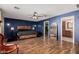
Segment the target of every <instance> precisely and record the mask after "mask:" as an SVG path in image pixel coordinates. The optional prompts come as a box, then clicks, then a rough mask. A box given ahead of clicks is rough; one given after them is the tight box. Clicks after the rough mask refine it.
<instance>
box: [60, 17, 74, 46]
mask: <svg viewBox="0 0 79 59" xmlns="http://www.w3.org/2000/svg"><path fill="white" fill-rule="evenodd" d="M65 19H72V20H73V31H72V32H73V42H72V43H73V45H74V44H75V35H74V33H75V26H74V25H75V21H74V20H75V17H74V16H68V17H63V18H61V44H62V40H63V39H62V21H63V20H65Z"/></svg>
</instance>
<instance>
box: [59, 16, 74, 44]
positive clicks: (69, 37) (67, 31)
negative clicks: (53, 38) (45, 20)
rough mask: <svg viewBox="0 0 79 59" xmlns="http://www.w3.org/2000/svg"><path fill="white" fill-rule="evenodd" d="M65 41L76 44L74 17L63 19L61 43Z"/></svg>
mask: <svg viewBox="0 0 79 59" xmlns="http://www.w3.org/2000/svg"><path fill="white" fill-rule="evenodd" d="M63 41H66V42H70V43H73V44H74V16H68V17H63V18H62V19H61V43H63Z"/></svg>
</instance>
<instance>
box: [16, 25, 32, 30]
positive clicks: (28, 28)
mask: <svg viewBox="0 0 79 59" xmlns="http://www.w3.org/2000/svg"><path fill="white" fill-rule="evenodd" d="M31 29H32V26H17V30H31Z"/></svg>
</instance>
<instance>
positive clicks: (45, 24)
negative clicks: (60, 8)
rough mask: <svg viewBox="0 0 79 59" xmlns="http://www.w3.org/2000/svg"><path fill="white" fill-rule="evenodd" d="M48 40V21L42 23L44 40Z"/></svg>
mask: <svg viewBox="0 0 79 59" xmlns="http://www.w3.org/2000/svg"><path fill="white" fill-rule="evenodd" d="M45 38H49V21H45V22H44V39H45Z"/></svg>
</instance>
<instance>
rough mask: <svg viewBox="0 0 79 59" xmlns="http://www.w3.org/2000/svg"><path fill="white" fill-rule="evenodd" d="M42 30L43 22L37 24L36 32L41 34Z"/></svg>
mask: <svg viewBox="0 0 79 59" xmlns="http://www.w3.org/2000/svg"><path fill="white" fill-rule="evenodd" d="M43 29H44V21H39V22H37V31H38V32H42V33H43Z"/></svg>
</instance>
